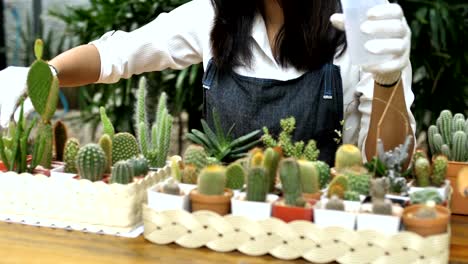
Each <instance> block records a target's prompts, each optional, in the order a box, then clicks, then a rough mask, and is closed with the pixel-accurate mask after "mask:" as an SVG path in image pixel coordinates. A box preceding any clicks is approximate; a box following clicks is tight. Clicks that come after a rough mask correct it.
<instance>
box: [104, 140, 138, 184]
mask: <svg viewBox="0 0 468 264" xmlns="http://www.w3.org/2000/svg"><path fill="white" fill-rule="evenodd" d="M106 136H108V135H107V134H106ZM110 182H111V183H120V184H128V183H131V182H133V169H132V167H131V164H129V163H128V162H126V161H119V162H117V163H115V164H114V167H113V168H112V175H111V178H110Z"/></svg>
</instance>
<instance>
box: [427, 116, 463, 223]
mask: <svg viewBox="0 0 468 264" xmlns="http://www.w3.org/2000/svg"><path fill="white" fill-rule="evenodd" d="M467 133H468V120H466V119H465V116H464V115H463V114H461V113H457V114H455V115H452V112H451V111H450V110H443V111H442V112H441V113H440V115H439V117H438V118H437V122H436V124H435V125H432V126H430V127H429V129H428V133H427V134H428V136H427V138H428V143H429V147H430V150H431V153H432V156H437V155H444V156H446V157H447V158H448V160H449V162H448V166H447V175H446V177H447V179H448V180H450V184H451V185H452V188H453V189H454V190H456V189H457V186H456V182H457V177H458V174H459V172H460V170H462V169H463V168H464V167H468V135H467ZM451 210H452V212H453V213H454V214H464V215H467V214H468V202H467V200H466V199H465V198H464V197H463V196H462V195H460V193H459V192H453V195H452V199H451Z"/></svg>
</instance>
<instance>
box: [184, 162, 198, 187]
mask: <svg viewBox="0 0 468 264" xmlns="http://www.w3.org/2000/svg"><path fill="white" fill-rule="evenodd" d="M197 171H198V169H197V168H196V167H195V166H194V165H191V164H189V165H186V166H185V167H184V170H183V171H182V182H183V183H187V184H197V180H198V172H197Z"/></svg>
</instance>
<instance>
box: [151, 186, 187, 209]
mask: <svg viewBox="0 0 468 264" xmlns="http://www.w3.org/2000/svg"><path fill="white" fill-rule="evenodd" d="M160 186H161V185H159V184H158V185H156V186H154V187H152V188H150V189H148V207H149V208H152V209H154V210H155V211H158V212H161V211H167V210H186V211H190V198H189V193H190V191H187V190H188V189H190V188H188V186H179V188H180V190H181V192H182V193H183V194H182V195H173V194H166V193H162V192H159V190H160Z"/></svg>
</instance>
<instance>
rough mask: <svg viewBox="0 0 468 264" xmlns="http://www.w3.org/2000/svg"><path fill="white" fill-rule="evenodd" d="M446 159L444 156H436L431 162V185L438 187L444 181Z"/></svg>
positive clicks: (446, 165) (446, 166)
mask: <svg viewBox="0 0 468 264" xmlns="http://www.w3.org/2000/svg"><path fill="white" fill-rule="evenodd" d="M447 168H448V159H447V158H446V157H445V156H437V157H436V158H435V159H434V163H433V164H432V175H431V182H432V185H434V186H436V187H439V186H442V185H443V184H444V182H445V174H447Z"/></svg>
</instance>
